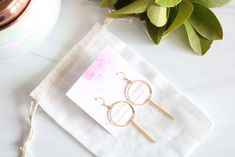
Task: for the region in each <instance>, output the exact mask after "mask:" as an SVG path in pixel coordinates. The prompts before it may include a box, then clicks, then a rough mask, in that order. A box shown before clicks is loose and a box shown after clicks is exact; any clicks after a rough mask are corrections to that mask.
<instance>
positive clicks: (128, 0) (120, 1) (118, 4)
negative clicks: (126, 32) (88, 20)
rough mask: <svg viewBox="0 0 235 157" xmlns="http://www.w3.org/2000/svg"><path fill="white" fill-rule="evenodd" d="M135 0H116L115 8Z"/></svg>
mask: <svg viewBox="0 0 235 157" xmlns="http://www.w3.org/2000/svg"><path fill="white" fill-rule="evenodd" d="M134 1H135V0H118V1H117V3H116V4H115V5H114V7H115V9H117V10H118V9H121V8H123V7H125V6H126V5H128V4H131V3H132V2H134Z"/></svg>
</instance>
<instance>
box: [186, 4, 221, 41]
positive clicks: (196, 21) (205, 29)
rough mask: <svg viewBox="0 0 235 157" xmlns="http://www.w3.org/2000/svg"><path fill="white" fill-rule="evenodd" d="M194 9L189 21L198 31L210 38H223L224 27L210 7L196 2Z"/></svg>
mask: <svg viewBox="0 0 235 157" xmlns="http://www.w3.org/2000/svg"><path fill="white" fill-rule="evenodd" d="M193 5H194V11H193V14H192V16H191V17H190V18H189V22H190V23H191V24H192V26H193V28H194V29H196V30H197V32H198V33H199V34H200V35H201V36H203V37H205V38H207V39H210V40H219V39H222V38H223V30H222V27H221V25H220V23H219V21H218V19H217V18H216V16H215V15H214V13H213V12H212V11H210V9H208V8H206V7H204V6H203V5H201V4H197V3H194V4H193Z"/></svg>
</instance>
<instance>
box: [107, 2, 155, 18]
mask: <svg viewBox="0 0 235 157" xmlns="http://www.w3.org/2000/svg"><path fill="white" fill-rule="evenodd" d="M150 1H151V0H136V1H134V2H132V3H130V4H129V5H127V6H125V7H123V8H121V9H119V10H117V11H115V12H112V13H110V14H108V17H111V18H119V17H120V15H129V14H138V13H143V12H145V11H146V10H147V7H148V5H149V2H150Z"/></svg>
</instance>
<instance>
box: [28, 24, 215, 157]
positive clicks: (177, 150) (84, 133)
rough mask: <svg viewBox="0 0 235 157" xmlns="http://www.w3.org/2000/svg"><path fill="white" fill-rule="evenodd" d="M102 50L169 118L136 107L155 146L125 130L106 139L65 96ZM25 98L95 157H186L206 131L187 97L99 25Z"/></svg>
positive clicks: (205, 120)
mask: <svg viewBox="0 0 235 157" xmlns="http://www.w3.org/2000/svg"><path fill="white" fill-rule="evenodd" d="M107 46H110V47H112V48H114V49H115V50H117V51H118V52H119V53H120V55H121V56H122V57H123V58H124V59H126V60H127V61H128V63H129V64H131V66H133V67H134V68H135V69H137V70H138V71H139V72H140V73H141V74H142V75H144V76H145V77H146V78H147V79H148V80H149V81H150V82H151V83H152V84H153V85H154V86H155V88H156V89H157V90H156V92H155V94H154V95H153V99H154V100H157V102H158V103H159V104H161V106H162V107H163V108H164V109H166V110H167V111H168V112H170V113H171V114H172V115H173V116H174V117H175V120H173V121H171V120H168V119H167V118H165V117H164V116H162V115H161V113H160V112H157V111H156V110H153V109H151V106H149V105H145V106H144V107H143V108H142V110H143V111H142V114H141V115H138V117H136V120H137V121H138V123H139V124H140V125H141V126H142V127H143V128H145V129H146V130H151V133H152V134H153V135H154V137H156V140H157V143H156V144H152V143H150V142H149V141H148V140H146V139H145V138H144V137H143V136H142V135H141V134H140V133H139V132H137V131H136V129H134V128H133V127H131V126H130V127H127V129H125V131H123V132H122V133H121V134H119V135H118V136H117V137H114V136H112V135H110V134H109V133H108V132H107V131H106V130H105V129H104V128H102V127H101V126H100V125H99V124H98V123H97V122H96V121H95V120H93V119H92V118H91V117H90V116H89V115H87V114H86V113H85V112H84V111H83V110H82V109H80V108H79V107H78V106H77V105H76V104H74V103H73V102H72V100H70V99H69V98H68V97H67V96H66V95H65V94H66V92H67V91H68V90H69V89H70V88H71V87H72V85H73V84H74V83H75V82H76V81H77V80H78V78H79V76H81V75H82V73H83V72H84V71H85V70H86V69H87V67H88V66H89V65H90V64H91V63H92V62H93V60H94V59H95V58H96V56H97V55H98V54H99V53H100V52H101V51H102V50H103V49H105V48H106V47H107ZM30 96H31V97H32V98H33V99H35V100H37V101H38V103H39V105H40V106H41V107H42V108H43V109H44V110H45V111H46V112H47V113H48V114H49V116H51V117H52V118H53V119H54V120H55V121H56V122H57V123H58V124H59V125H60V126H61V127H63V128H64V129H65V130H66V131H68V132H69V133H70V134H71V135H72V136H73V137H75V138H76V139H77V140H78V141H79V142H80V143H81V144H82V145H83V146H85V147H86V148H87V150H88V151H90V152H91V153H92V154H93V155H95V156H99V157H120V156H122V157H144V156H148V157H155V156H157V157H184V156H188V155H189V154H190V153H191V152H192V150H193V149H194V148H195V147H196V146H197V145H198V144H199V143H200V142H201V141H202V140H203V139H204V137H205V136H206V135H207V134H208V132H209V130H210V128H211V122H210V120H209V119H208V118H207V117H206V116H205V115H204V114H203V113H202V112H201V111H200V110H199V109H198V108H197V107H196V106H195V105H194V104H193V103H192V102H191V101H190V100H189V99H188V98H186V97H185V96H183V95H182V93H181V92H179V91H178V90H177V89H176V88H175V87H174V86H173V85H172V84H171V83H170V82H169V81H168V80H167V79H166V78H165V77H164V76H162V75H161V74H160V73H159V72H157V71H156V69H154V68H152V67H151V66H150V65H148V64H147V63H146V62H145V61H144V60H143V59H142V58H140V57H139V56H138V55H137V54H135V53H134V52H133V51H132V50H131V49H130V48H129V47H128V46H127V45H126V44H125V43H124V42H122V41H121V40H120V39H118V38H117V37H115V36H114V35H113V34H111V33H110V32H109V31H108V30H107V29H106V28H104V27H102V26H101V25H99V24H96V25H95V26H94V27H93V28H92V29H91V31H90V32H89V33H88V34H87V35H86V36H85V37H84V38H83V39H82V40H81V41H80V42H78V44H77V45H75V46H74V47H73V48H72V49H71V50H70V51H69V52H68V53H67V55H66V56H65V57H64V58H63V59H62V60H61V61H60V62H59V63H58V64H57V66H56V67H55V68H54V69H53V70H52V71H51V72H50V74H49V75H48V76H47V77H46V78H45V79H44V80H43V81H42V82H41V83H40V85H39V86H38V87H37V88H36V89H35V90H34V91H33V92H32V93H31V94H30ZM152 130H154V131H153V132H152ZM79 156H82V155H81V154H80V155H79Z"/></svg>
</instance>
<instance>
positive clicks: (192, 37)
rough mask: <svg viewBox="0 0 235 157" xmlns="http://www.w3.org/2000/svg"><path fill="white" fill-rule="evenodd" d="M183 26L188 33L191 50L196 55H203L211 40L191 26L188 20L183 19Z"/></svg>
mask: <svg viewBox="0 0 235 157" xmlns="http://www.w3.org/2000/svg"><path fill="white" fill-rule="evenodd" d="M184 26H185V29H186V32H187V34H188V39H189V44H190V46H191V48H192V49H193V51H194V52H196V53H197V54H198V55H204V54H205V53H206V52H207V51H208V50H209V48H210V46H211V44H212V42H213V41H212V40H208V39H206V38H204V37H202V36H201V35H200V34H198V33H197V32H196V31H195V30H194V28H193V27H192V26H191V24H190V23H189V21H185V22H184Z"/></svg>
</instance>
